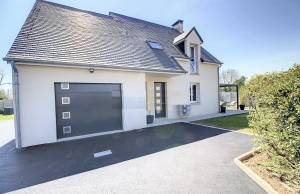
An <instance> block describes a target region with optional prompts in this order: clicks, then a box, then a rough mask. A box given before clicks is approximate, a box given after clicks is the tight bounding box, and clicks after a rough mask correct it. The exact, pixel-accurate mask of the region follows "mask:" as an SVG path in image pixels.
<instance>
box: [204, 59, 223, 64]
mask: <svg viewBox="0 0 300 194" xmlns="http://www.w3.org/2000/svg"><path fill="white" fill-rule="evenodd" d="M201 62H202V63H211V64H217V65H222V64H223V63H222V62H215V61H207V60H203V59H201Z"/></svg>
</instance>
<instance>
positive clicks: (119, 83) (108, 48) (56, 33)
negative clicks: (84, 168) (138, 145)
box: [4, 0, 222, 148]
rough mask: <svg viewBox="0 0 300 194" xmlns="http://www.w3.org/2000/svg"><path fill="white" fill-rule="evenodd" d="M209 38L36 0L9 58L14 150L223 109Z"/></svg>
mask: <svg viewBox="0 0 300 194" xmlns="http://www.w3.org/2000/svg"><path fill="white" fill-rule="evenodd" d="M202 43H203V40H202V38H201V37H200V35H199V34H198V32H197V30H196V29H195V28H192V29H190V30H187V31H185V32H183V21H182V20H178V21H177V22H175V23H174V24H173V25H172V27H166V26H162V25H159V24H154V23H151V22H147V21H143V20H139V19H135V18H131V17H128V16H124V15H120V14H116V13H109V15H102V14H98V13H94V12H89V11H84V10H80V9H76V8H72V7H68V6H64V5H59V4H56V3H51V2H47V1H42V0H37V1H36V3H35V5H34V6H33V8H32V10H31V12H30V14H29V16H28V18H27V19H26V21H25V23H24V25H23V27H22V29H21V31H20V32H19V34H18V36H17V38H16V39H15V41H14V43H13V45H12V47H11V49H10V50H9V52H8V54H7V55H6V57H5V58H4V60H5V61H7V62H8V63H10V64H11V66H12V68H13V82H14V100H15V102H14V103H15V126H16V147H17V148H21V147H27V146H32V145H37V144H44V143H52V142H57V141H64V140H68V139H74V138H82V137H88V136H92V135H99V134H108V133H114V132H119V131H128V130H133V129H140V128H144V127H147V123H146V115H148V114H152V115H155V118H156V119H158V118H167V119H176V118H182V117H187V116H196V115H203V114H211V113H217V112H219V97H218V94H219V92H218V89H219V83H218V71H219V67H220V66H221V64H222V63H221V62H220V61H219V60H217V59H216V58H215V57H213V56H212V55H211V54H210V53H209V52H208V51H206V50H205V49H204V48H203V47H202V46H201V44H202ZM178 105H190V114H183V113H181V114H179V112H178V110H179V107H180V106H178ZM188 110H189V109H188ZM187 112H189V111H187Z"/></svg>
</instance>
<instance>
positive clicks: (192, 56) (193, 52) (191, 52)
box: [190, 47, 195, 61]
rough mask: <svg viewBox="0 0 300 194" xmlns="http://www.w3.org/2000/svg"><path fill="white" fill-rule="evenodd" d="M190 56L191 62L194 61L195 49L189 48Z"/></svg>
mask: <svg viewBox="0 0 300 194" xmlns="http://www.w3.org/2000/svg"><path fill="white" fill-rule="evenodd" d="M190 56H191V61H195V47H191V50H190Z"/></svg>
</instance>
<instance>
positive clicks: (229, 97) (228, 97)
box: [220, 92, 237, 103]
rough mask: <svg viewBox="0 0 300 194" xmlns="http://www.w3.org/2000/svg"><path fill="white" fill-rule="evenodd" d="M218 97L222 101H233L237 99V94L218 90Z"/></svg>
mask: <svg viewBox="0 0 300 194" xmlns="http://www.w3.org/2000/svg"><path fill="white" fill-rule="evenodd" d="M220 98H221V101H223V102H227V103H230V102H233V101H237V95H236V92H220Z"/></svg>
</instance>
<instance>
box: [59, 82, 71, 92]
mask: <svg viewBox="0 0 300 194" xmlns="http://www.w3.org/2000/svg"><path fill="white" fill-rule="evenodd" d="M64 84H67V86H68V87H66V88H64V87H63V85H64ZM61 89H62V90H68V89H70V84H69V83H61Z"/></svg>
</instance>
